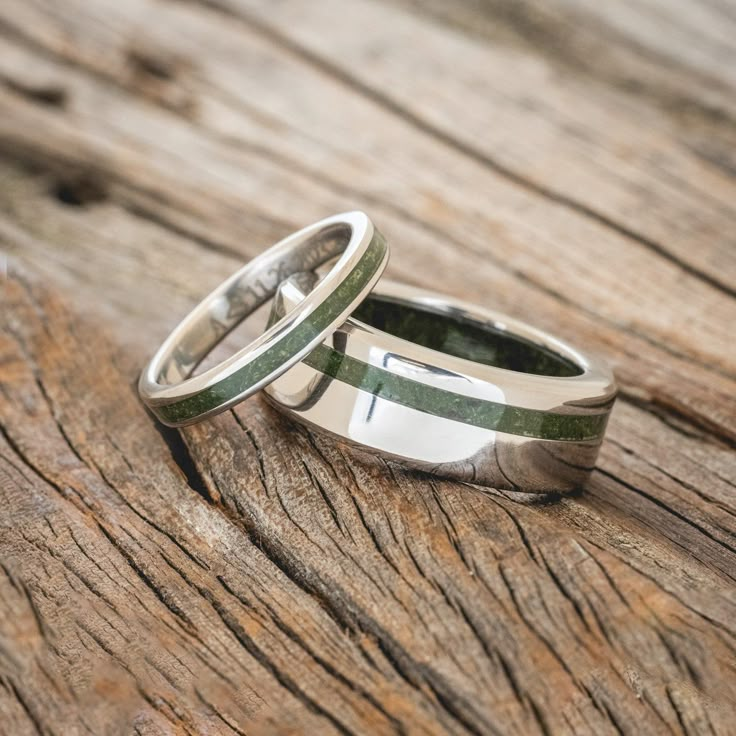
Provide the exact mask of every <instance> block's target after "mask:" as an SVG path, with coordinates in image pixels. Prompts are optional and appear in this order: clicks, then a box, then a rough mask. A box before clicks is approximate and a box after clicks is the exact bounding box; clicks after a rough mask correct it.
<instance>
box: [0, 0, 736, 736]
mask: <svg viewBox="0 0 736 736" xmlns="http://www.w3.org/2000/svg"><path fill="white" fill-rule="evenodd" d="M612 7H613V6H612ZM617 7H619V10H618V11H617V12H613V11H612V10H610V9H608V6H606V7H605V8H604V7H603V6H602V7H601V8H594V7H593V6H588V5H585V4H582V3H578V2H577V0H554V2H550V3H545V4H542V3H537V2H536V0H524V2H522V3H508V2H502V1H501V0H493V1H492V2H488V3H477V2H474V0H463V2H460V3H453V4H440V3H435V2H429V3H427V4H426V6H425V5H424V4H422V6H421V9H422V10H421V12H420V7H419V5H415V4H413V3H412V2H410V0H402V2H401V3H380V2H368V1H364V0H351V2H350V3H349V4H343V3H333V2H331V0H328V1H327V2H323V3H307V2H303V1H298V0H285V1H284V2H279V3H258V2H250V1H249V0H208V2H206V3H197V2H188V3H171V2H161V1H160V0H132V1H131V2H126V3H124V4H123V3H114V2H112V1H111V0H97V2H95V3H94V4H90V3H82V2H77V1H76V0H67V2H65V3H64V4H63V5H60V4H58V3H52V2H47V1H46V0H39V1H38V2H34V3H26V2H23V3H21V2H15V1H14V0H10V1H9V2H7V3H5V4H4V5H3V7H2V8H1V9H0V47H1V48H2V52H1V53H0V80H1V81H2V85H0V172H1V174H0V175H1V177H2V178H1V181H2V187H0V244H1V245H0V248H2V249H3V250H4V251H5V252H6V254H7V255H8V258H9V261H8V263H9V266H8V268H9V273H8V278H7V279H6V280H5V281H4V283H3V292H2V301H3V306H2V321H3V329H2V334H1V337H0V340H1V342H0V419H1V432H0V435H1V436H0V475H1V476H2V482H0V493H1V494H2V499H3V507H4V509H5V511H4V513H3V514H2V515H1V516H0V519H2V525H1V527H0V528H1V531H0V564H1V567H0V589H1V590H2V593H0V607H2V610H1V611H0V716H1V717H0V733H8V734H25V733H29V734H33V733H43V734H45V733H51V734H76V733H80V734H82V733H93V734H108V733H110V734H113V733H121V734H122V733H131V732H138V733H144V734H168V733H192V734H199V733H203V734H219V733H223V734H231V733H235V734H243V733H248V734H257V733H262V734H272V733H333V732H337V733H343V734H344V733H371V734H373V733H417V734H425V733H438V734H439V733H472V734H486V733H491V734H495V733H498V734H525V735H526V734H534V733H541V734H566V733H574V734H592V733H595V734H606V733H614V734H615V733H625V734H629V733H631V734H634V733H637V734H638V733H647V734H649V733H652V734H657V733H675V734H683V733H684V734H701V733H702V734H708V733H715V734H728V733H730V732H731V731H730V730H729V729H732V727H733V719H734V715H736V657H735V656H734V655H735V654H736V626H735V622H736V610H734V609H735V608H736V587H735V586H734V581H735V580H736V561H735V560H736V534H735V532H736V502H735V501H734V498H735V495H734V494H735V493H736V462H735V460H734V452H733V449H734V443H735V442H736V353H735V352H734V350H733V325H734V324H735V323H736V299H734V291H735V290H736V257H735V256H734V253H736V250H735V249H734V238H733V224H734V217H733V213H734V208H733V203H734V201H736V198H735V197H734V191H735V190H736V185H735V183H734V178H733V162H732V160H731V159H732V150H733V143H734V141H736V134H735V133H734V126H733V122H732V121H733V115H734V111H733V95H732V92H733V87H734V85H735V84H736V82H735V81H734V79H733V76H732V74H730V72H731V71H732V65H729V61H728V60H729V59H730V58H732V56H733V54H734V50H733V38H734V36H733V35H732V34H730V33H729V31H728V29H729V28H731V27H732V25H733V22H734V17H733V14H732V13H731V12H730V10H729V7H728V5H727V4H726V3H721V2H720V0H714V2H710V3H708V4H698V5H696V4H694V3H690V2H685V0H678V1H677V3H673V4H666V3H664V2H660V1H659V0H647V2H646V3H638V4H637V5H636V6H634V5H633V4H631V5H629V4H628V3H627V4H620V6H617ZM660 28H664V29H665V30H663V31H662V32H658V29H660ZM685 29H688V30H689V31H690V32H691V36H690V44H689V46H688V47H687V48H684V47H683V44H682V34H683V33H685ZM591 50H595V51H596V52H597V53H595V54H591ZM583 62H586V63H583ZM351 207H360V208H365V209H366V210H368V211H369V213H370V214H371V215H372V217H373V218H374V219H375V221H376V222H377V224H378V225H379V227H380V228H381V230H382V231H384V232H385V234H386V235H387V236H388V238H389V241H390V243H391V244H392V246H393V251H392V261H391V265H390V275H391V276H392V277H394V278H400V279H404V280H407V281H410V282H413V283H419V284H422V285H425V286H428V287H430V288H436V289H439V290H442V291H446V292H448V293H453V294H458V295H462V296H464V297H465V298H468V299H470V300H477V301H479V302H481V303H489V304H492V305H493V306H494V307H498V308H500V309H504V310H506V311H508V312H509V313H512V314H514V315H516V316H518V317H521V318H524V319H528V320H529V321H532V322H533V323H535V324H538V325H540V326H542V327H546V328H549V329H550V330H553V331H554V332H557V333H559V334H562V335H564V336H566V337H569V338H570V339H574V341H575V342H578V343H583V344H586V345H589V346H591V347H592V348H594V349H596V350H598V351H599V352H600V353H602V354H603V355H605V356H606V357H607V358H608V359H609V360H610V361H611V362H612V363H613V364H614V366H615V368H616V371H617V375H618V377H619V380H620V382H621V384H622V394H623V395H622V398H621V400H620V401H619V404H618V405H617V407H616V409H615V411H614V414H613V418H612V421H611V425H610V429H609V434H608V439H607V441H606V443H605V445H604V447H603V449H602V453H601V458H600V461H599V468H598V470H597V471H596V472H595V473H594V475H593V477H592V480H591V483H590V487H589V488H588V489H587V490H586V492H585V493H583V494H581V495H579V496H577V497H572V498H566V499H548V500H545V501H542V502H540V501H536V502H532V501H528V500H525V499H521V498H518V497H513V496H512V495H510V494H503V493H500V492H494V491H490V492H488V493H480V492H478V491H477V490H475V489H473V488H471V487H468V486H463V485H460V484H454V483H450V482H444V481H441V480H438V479H434V478H431V477H428V476H424V475H421V474H413V473H409V472H406V471H403V470H401V469H400V468H398V467H395V466H393V465H392V464H390V463H385V462H383V461H381V460H380V459H374V460H372V461H370V460H366V459H365V458H358V457H357V456H356V455H355V454H354V453H351V452H350V450H349V449H347V448H343V447H341V446H340V445H338V444H336V443H334V442H333V441H331V440H328V439H325V438H322V437H320V436H318V435H316V434H313V433H310V432H307V431H305V430H304V429H303V428H298V427H296V426H294V425H292V424H290V423H289V422H288V421H287V420H285V419H283V418H282V417H280V416H279V415H277V414H276V413H275V412H274V411H273V410H271V409H270V408H268V407H267V406H266V405H265V404H264V403H263V402H261V401H260V400H258V399H254V400H251V401H248V402H246V403H245V404H243V405H241V406H239V407H237V408H236V409H235V410H234V411H232V412H228V413H227V414H225V415H221V416H220V417H217V418H216V419H215V420H213V421H211V422H207V423H204V424H202V425H198V426H195V427H192V428H189V429H186V430H184V431H182V432H181V433H180V432H175V431H170V430H162V429H161V427H159V426H157V425H156V424H155V423H154V422H153V421H152V419H151V418H150V417H149V415H147V414H146V412H145V411H144V410H143V409H142V407H141V406H140V404H139V403H138V401H137V398H136V396H135V392H134V382H135V379H136V375H137V372H138V371H139V370H140V367H141V365H142V364H143V362H144V361H145V359H146V357H147V356H148V355H149V354H150V352H151V351H152V350H153V349H155V347H156V346H157V344H158V342H159V341H160V340H161V339H162V338H163V337H164V336H165V334H166V333H167V331H168V329H170V328H171V327H172V326H173V324H174V323H175V322H176V321H177V319H178V318H179V317H180V316H181V315H182V314H183V313H184V312H186V310H187V309H188V308H189V307H191V306H193V305H194V304H195V303H196V302H197V300H198V299H199V298H200V297H201V295H202V294H204V293H206V292H207V290H208V289H209V288H211V287H213V286H214V285H216V284H217V283H219V281H221V280H222V279H223V278H224V277H225V276H226V275H227V274H229V273H231V272H232V271H233V270H234V269H235V268H236V267H237V265H238V264H239V263H241V262H242V261H243V260H245V259H246V258H248V257H250V256H252V255H254V254H255V253H257V252H258V251H260V250H261V249H263V248H264V247H266V246H267V245H268V244H270V243H271V242H273V241H275V240H276V239H278V238H280V237H282V236H283V235H285V234H287V233H288V232H290V231H291V230H293V229H295V228H296V227H299V226H301V225H304V224H306V223H308V222H310V221H313V220H315V219H318V218H319V217H321V216H324V215H327V214H329V213H331V212H335V211H339V210H344V209H347V208H351ZM193 264H194V265H193ZM250 329H251V330H252V329H254V328H253V327H251V328H250Z"/></svg>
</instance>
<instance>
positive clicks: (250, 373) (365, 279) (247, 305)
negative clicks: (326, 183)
mask: <svg viewBox="0 0 736 736" xmlns="http://www.w3.org/2000/svg"><path fill="white" fill-rule="evenodd" d="M340 254H341V255H340ZM338 255H340V257H339V259H338V260H337V262H336V263H335V265H334V266H333V267H332V268H331V269H330V271H329V273H328V274H327V275H326V276H325V277H324V278H323V279H321V280H320V281H319V283H317V284H316V286H315V287H314V289H313V290H312V291H311V292H310V293H309V294H308V295H306V296H305V297H304V298H303V299H300V300H299V302H298V303H295V304H294V308H293V309H290V310H288V312H286V313H285V314H283V315H282V316H281V317H280V318H279V319H278V321H277V322H276V323H275V324H272V325H271V326H270V327H269V328H268V329H267V330H266V332H264V333H263V335H261V336H260V337H259V338H258V339H257V340H255V341H254V342H252V343H250V344H249V345H247V346H245V347H244V348H242V349H241V350H239V351H238V352H236V353H235V354H234V355H232V356H231V357H230V358H228V359H227V360H225V361H223V362H222V363H220V364H219V365H217V366H214V367H213V368H210V369H209V370H206V371H203V372H202V373H200V374H198V375H196V376H193V377H191V378H190V375H191V373H192V372H193V371H194V369H195V368H196V367H197V365H198V364H199V363H200V362H201V361H202V359H203V358H204V357H205V356H206V355H207V354H208V353H209V352H210V351H211V350H212V348H213V347H215V345H217V343H219V342H220V341H221V340H222V338H223V337H224V336H225V335H227V333H228V332H230V330H232V329H233V328H234V327H236V326H237V325H238V324H239V323H240V322H241V321H242V320H243V319H245V318H246V317H247V316H248V315H249V314H251V313H252V312H254V311H255V310H256V309H257V308H258V307H259V306H261V305H262V304H263V303H265V302H266V301H267V300H268V299H269V298H271V297H272V296H273V295H274V293H275V292H276V289H277V288H278V286H279V284H280V283H281V282H282V281H283V280H284V279H286V278H288V277H289V276H290V275H291V274H294V273H298V272H301V271H305V270H306V271H311V270H313V269H315V268H317V267H319V266H321V265H323V264H325V263H327V262H328V261H330V260H332V259H333V258H335V257H336V256H338ZM387 260H388V248H387V245H386V241H385V240H384V239H383V237H382V236H381V234H380V233H379V232H378V230H376V229H375V227H374V226H373V223H372V222H371V221H370V219H369V218H368V216H367V215H365V214H364V213H363V212H349V213H346V214H342V215H336V216H334V217H328V218H327V219H325V220H321V221H320V222H317V223H316V224H314V225H310V226H309V227H306V228H304V229H303V230H300V231H299V232H297V233H294V234H293V235H291V236H289V237H288V238H286V239H285V240H282V241H281V242H279V243H277V244H276V245H274V246H273V247H272V248H270V249H269V250H267V251H266V252H264V253H262V254H261V255H259V256H257V257H256V258H254V259H253V260H252V261H250V263H248V264H247V265H246V266H244V267H243V268H242V269H240V270H239V271H238V272H237V273H235V274H234V275H233V276H232V277H230V278H229V279H228V280H227V281H225V282H224V283H223V284H222V285H221V286H219V287H218V288H217V289H215V290H214V291H213V292H212V293H211V294H210V295H209V296H208V297H206V298H205V299H204V301H202V302H201V304H199V306H197V307H196V308H195V309H194V310H193V311H192V312H191V313H190V314H189V315H188V316H187V317H186V318H185V319H184V320H183V321H182V322H181V323H180V324H179V325H178V327H176V328H175V329H174V331H173V332H172V333H171V335H169V337H168V338H167V339H166V340H165V342H164V343H163V345H162V346H161V347H160V348H159V350H158V352H157V353H156V354H155V355H154V357H153V358H152V360H151V362H150V363H149V364H148V366H147V367H146V369H145V370H144V371H143V373H142V374H141V377H140V381H139V384H138V391H139V393H140V396H141V398H142V400H143V402H144V403H145V404H146V405H147V406H148V407H149V408H150V409H151V411H152V412H153V413H154V414H155V415H156V416H157V417H158V418H159V419H160V420H161V421H162V422H163V423H164V424H167V425H169V426H183V425H187V424H192V423H194V422H197V421H200V420H202V419H205V418H207V417H210V416H212V415H213V414H217V413H218V412H221V411H224V410H225V409H227V408H228V407H230V406H232V405H233V404H235V403H237V402H239V401H242V400H243V399H245V398H246V397H248V396H250V395H251V394H254V393H255V392H256V391H258V390H260V389H261V388H263V387H264V386H265V385H267V384H268V383H269V382H271V381H273V380H274V379H275V378H276V377H277V376H279V375H280V374H281V373H283V372H284V371H286V370H287V369H288V368H289V367H290V366H293V365H294V364H295V363H298V362H299V361H300V360H301V359H302V358H303V357H304V356H305V355H307V354H308V353H309V352H310V351H311V350H312V349H313V348H314V347H316V346H317V345H318V344H320V343H321V342H322V341H323V340H324V339H325V338H326V337H328V336H329V335H330V333H331V332H332V330H334V329H335V327H337V326H339V325H340V324H341V323H342V322H343V321H344V320H345V319H346V318H347V317H348V315H349V314H350V313H351V312H352V311H353V310H354V309H355V307H357V306H358V304H360V302H361V301H362V300H363V298H364V297H365V296H366V295H367V294H368V293H369V292H370V291H371V289H372V287H373V285H374V284H375V283H376V281H377V280H378V278H379V277H380V276H381V273H382V272H383V269H384V268H385V266H386V263H387Z"/></svg>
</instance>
